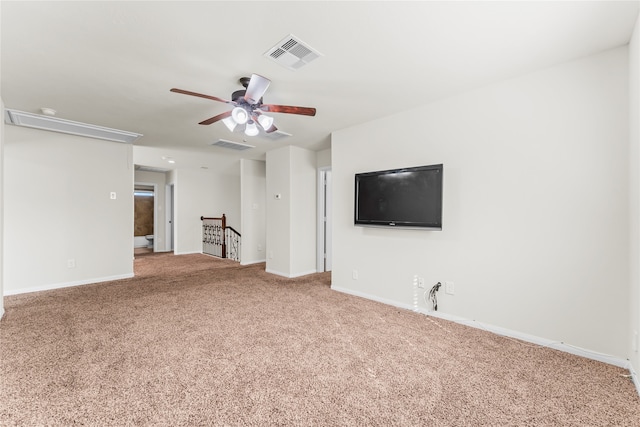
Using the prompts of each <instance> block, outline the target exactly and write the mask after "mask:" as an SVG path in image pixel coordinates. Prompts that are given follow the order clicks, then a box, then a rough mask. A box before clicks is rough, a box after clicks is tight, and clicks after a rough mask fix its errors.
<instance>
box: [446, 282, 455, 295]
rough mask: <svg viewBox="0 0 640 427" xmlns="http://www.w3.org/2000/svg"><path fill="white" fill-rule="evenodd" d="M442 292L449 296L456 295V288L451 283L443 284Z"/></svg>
mask: <svg viewBox="0 0 640 427" xmlns="http://www.w3.org/2000/svg"><path fill="white" fill-rule="evenodd" d="M444 292H445V293H446V294H449V295H454V294H455V293H456V288H455V286H454V284H453V282H444Z"/></svg>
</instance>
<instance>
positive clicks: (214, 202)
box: [174, 162, 242, 254]
mask: <svg viewBox="0 0 640 427" xmlns="http://www.w3.org/2000/svg"><path fill="white" fill-rule="evenodd" d="M239 169H240V165H239V162H235V163H234V165H233V166H230V167H228V168H227V169H219V170H215V171H212V170H208V169H177V170H176V171H175V175H174V176H175V200H174V206H175V210H174V222H175V239H176V240H175V245H174V252H175V253H176V254H187V253H200V252H202V221H201V220H200V217H201V216H205V217H219V216H222V214H225V215H226V216H227V225H230V226H232V227H233V228H235V229H236V230H237V229H238V228H239V227H240V170H239ZM238 231H240V232H242V231H241V230H238Z"/></svg>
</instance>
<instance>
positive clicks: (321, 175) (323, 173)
mask: <svg viewBox="0 0 640 427" xmlns="http://www.w3.org/2000/svg"><path fill="white" fill-rule="evenodd" d="M316 193H317V196H318V202H317V206H318V211H317V214H316V219H317V225H316V230H317V232H316V271H317V272H319V273H321V272H324V271H331V269H332V266H331V256H332V255H331V252H332V251H331V246H332V230H333V220H332V215H331V201H332V192H331V166H326V167H322V168H318V178H317V191H316Z"/></svg>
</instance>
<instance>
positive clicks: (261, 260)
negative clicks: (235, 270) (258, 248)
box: [240, 259, 267, 265]
mask: <svg viewBox="0 0 640 427" xmlns="http://www.w3.org/2000/svg"><path fill="white" fill-rule="evenodd" d="M261 262H267V260H266V259H259V260H255V261H242V262H241V263H240V265H251V264H260V263H261Z"/></svg>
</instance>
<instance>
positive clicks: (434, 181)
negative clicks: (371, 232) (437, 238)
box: [354, 164, 443, 230]
mask: <svg viewBox="0 0 640 427" xmlns="http://www.w3.org/2000/svg"><path fill="white" fill-rule="evenodd" d="M442 179H443V165H442V164H438V165H429V166H417V167H410V168H403V169H391V170H384V171H376V172H364V173H357V174H356V175H355V209H354V224H355V225H360V226H377V227H397V228H400V227H402V228H419V229H435V230H442V184H443V180H442Z"/></svg>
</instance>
